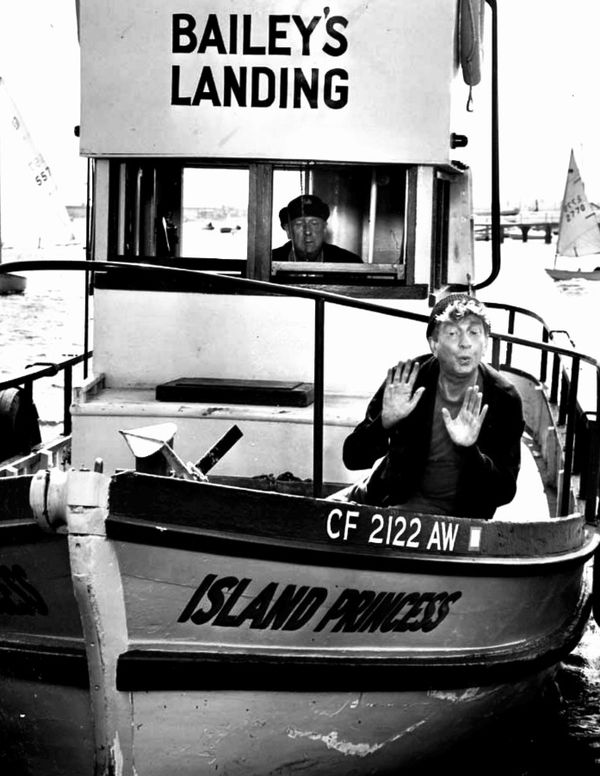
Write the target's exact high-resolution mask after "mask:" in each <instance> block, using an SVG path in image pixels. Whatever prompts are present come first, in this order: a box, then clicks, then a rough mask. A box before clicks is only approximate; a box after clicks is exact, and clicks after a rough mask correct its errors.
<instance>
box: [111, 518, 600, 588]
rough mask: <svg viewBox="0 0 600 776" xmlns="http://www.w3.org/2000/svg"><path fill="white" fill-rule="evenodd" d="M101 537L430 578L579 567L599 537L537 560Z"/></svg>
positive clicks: (152, 531) (173, 534) (190, 534)
mask: <svg viewBox="0 0 600 776" xmlns="http://www.w3.org/2000/svg"><path fill="white" fill-rule="evenodd" d="M106 528H107V530H106V533H107V536H108V537H109V538H110V539H113V540H115V541H124V542H133V543H136V544H146V545H150V546H153V547H169V548H171V549H179V550H189V551H192V552H193V551H195V550H196V551H200V550H201V551H202V552H206V553H209V554H213V555H221V556H222V555H230V556H232V557H236V558H253V559H255V560H273V561H278V562H282V563H295V564H302V565H310V566H313V565H319V566H330V567H333V568H350V569H361V570H368V569H374V570H377V571H405V572H406V571H413V572H416V571H421V572H424V573H431V574H436V575H439V574H443V575H453V574H457V575H458V574H460V575H463V574H465V572H468V574H469V575H470V576H473V577H478V576H490V575H493V576H526V575H530V574H535V575H537V574H539V573H540V567H541V566H549V565H551V566H552V568H553V569H556V570H558V569H565V568H569V567H570V566H573V565H582V564H583V563H585V562H586V561H587V560H588V559H589V558H590V557H591V556H592V555H593V553H594V551H595V549H596V547H597V545H598V539H597V538H596V537H595V535H593V534H590V537H589V540H588V541H587V542H586V544H585V545H584V547H582V548H581V549H579V550H574V551H572V552H569V553H564V554H561V555H555V556H551V555H546V556H544V557H541V558H515V557H509V558H498V557H491V558H490V557H485V558H482V557H478V558H476V559H474V558H466V557H464V556H463V557H439V556H434V555H429V556H426V557H424V556H421V557H416V556H414V555H413V556H411V555H393V554H385V552H384V551H383V550H381V551H380V554H376V553H366V552H361V551H357V550H348V549H344V548H329V547H319V546H315V545H313V546H311V545H310V542H305V543H303V544H297V545H294V544H293V543H292V542H286V541H285V540H281V541H277V540H275V539H271V540H267V539H257V538H256V537H242V536H238V537H235V536H227V535H223V536H214V535H211V534H210V533H208V532H205V531H202V530H201V529H197V530H194V529H191V528H181V527H169V528H165V527H164V526H163V525H162V524H161V523H160V522H156V523H153V524H151V525H150V524H148V523H147V522H145V521H140V520H133V519H129V520H126V519H123V518H117V519H111V518H108V519H107V523H106Z"/></svg>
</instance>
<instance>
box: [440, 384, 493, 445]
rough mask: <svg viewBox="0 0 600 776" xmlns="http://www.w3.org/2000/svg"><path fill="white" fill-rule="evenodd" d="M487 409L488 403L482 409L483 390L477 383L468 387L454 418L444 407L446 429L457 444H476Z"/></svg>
mask: <svg viewBox="0 0 600 776" xmlns="http://www.w3.org/2000/svg"><path fill="white" fill-rule="evenodd" d="M487 411H488V405H487V404H486V405H485V406H484V407H483V409H481V391H480V390H479V388H477V386H475V385H474V386H471V387H470V388H467V391H466V393H465V398H464V399H463V403H462V407H461V408H460V410H459V412H458V415H457V416H456V417H455V418H452V416H451V415H450V413H449V412H448V410H447V409H446V408H445V407H442V417H443V418H444V423H445V424H446V429H447V430H448V434H449V435H450V439H451V440H452V441H453V442H454V444H455V445H460V446H461V447H470V446H471V445H474V444H475V442H476V441H477V439H478V437H479V432H480V431H481V426H482V425H483V421H484V419H485V416H486V414H487Z"/></svg>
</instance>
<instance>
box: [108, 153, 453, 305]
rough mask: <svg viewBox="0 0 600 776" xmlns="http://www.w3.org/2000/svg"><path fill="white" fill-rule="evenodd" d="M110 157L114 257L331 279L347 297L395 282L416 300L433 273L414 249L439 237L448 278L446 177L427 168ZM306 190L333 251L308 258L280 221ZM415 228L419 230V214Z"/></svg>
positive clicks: (304, 280)
mask: <svg viewBox="0 0 600 776" xmlns="http://www.w3.org/2000/svg"><path fill="white" fill-rule="evenodd" d="M107 164H108V165H109V168H108V169H109V181H110V185H109V190H110V194H109V213H108V216H109V218H108V220H109V223H110V227H109V241H108V245H107V248H108V254H109V255H110V256H112V257H115V258H122V259H124V260H127V261H140V262H141V261H144V262H151V263H168V264H178V265H180V266H189V267H194V268H197V269H207V270H210V271H217V272H226V273H234V274H239V275H242V276H245V277H249V278H255V279H260V280H270V281H273V282H284V283H301V284H308V285H311V284H312V285H325V286H329V287H330V288H332V290H334V289H333V287H334V286H336V287H339V290H340V291H341V292H342V293H353V291H352V289H353V287H355V286H356V287H357V290H356V293H357V294H360V293H362V292H363V291H364V289H365V288H366V287H373V288H376V287H377V288H380V289H387V290H388V291H389V290H390V289H392V290H394V289H395V291H394V293H392V295H400V296H411V295H412V296H414V294H415V293H417V294H418V295H421V296H422V295H424V294H425V293H427V288H426V286H427V285H428V284H427V280H428V278H425V279H422V278H421V277H417V276H416V274H415V256H416V255H417V252H418V250H419V247H418V245H419V244H429V245H430V244H431V243H435V249H434V251H435V257H434V256H433V253H432V258H433V257H434V258H435V263H436V272H435V277H432V278H431V285H432V286H433V287H435V286H437V285H438V284H439V282H440V281H441V280H442V279H443V277H442V276H443V275H445V274H446V272H445V267H444V262H445V254H446V253H447V251H448V241H447V239H446V237H445V235H446V232H447V231H448V218H447V210H448V195H447V191H445V184H444V183H442V181H441V180H440V181H437V184H438V185H437V187H436V190H435V192H434V191H433V190H432V188H431V186H429V185H428V184H427V181H428V180H431V175H429V177H428V176H427V170H428V168H426V167H422V168H421V167H416V166H408V165H399V164H398V165H342V164H338V165H333V164H323V163H307V162H303V163H298V164H294V163H287V164H281V163H277V162H248V163H247V164H246V165H244V166H242V165H239V164H237V165H233V164H232V165H209V164H208V163H203V162H200V161H197V160H188V159H160V160H148V159H127V160H112V161H108V162H107ZM446 188H447V187H446ZM306 196H309V197H311V198H313V199H314V198H318V201H319V202H320V203H321V207H322V208H323V209H324V211H323V210H322V211H321V212H320V216H321V217H322V218H321V221H322V224H321V225H320V226H321V233H322V234H321V237H322V240H323V243H324V244H326V245H327V246H335V249H329V248H324V249H323V250H322V251H320V252H319V251H316V252H313V253H312V254H311V253H310V252H304V253H303V252H302V251H300V250H296V249H294V250H291V249H290V246H291V245H293V244H294V240H293V234H292V231H291V226H292V224H291V222H289V221H288V222H287V223H282V219H281V217H280V215H281V212H282V210H283V209H285V208H286V207H287V206H288V205H289V204H290V202H292V201H294V200H296V199H297V198H298V197H306ZM424 197H425V199H427V198H429V201H430V209H431V218H432V223H431V227H430V228H431V238H432V239H429V240H427V239H425V240H423V239H421V243H419V239H418V235H417V237H415V235H416V232H415V230H416V225H417V221H416V212H417V199H418V198H420V199H419V201H423V198H424ZM432 200H433V201H432ZM434 202H435V205H434ZM422 209H423V208H422ZM425 210H427V207H426V208H425ZM288 212H289V211H288ZM303 214H304V211H302V212H301V215H302V216H303ZM296 215H298V214H296ZM317 215H319V213H317ZM292 220H294V219H292ZM421 224H422V226H421V227H420V228H421V233H420V234H421V236H422V235H423V229H426V224H425V221H424V220H423V219H422V220H421ZM286 246H287V247H286ZM421 253H423V249H421ZM425 258H426V260H427V261H428V259H427V257H425ZM440 267H441V268H442V269H441V271H440ZM417 285H418V286H419V289H416V287H417ZM402 289H404V290H402ZM411 289H412V291H411ZM336 290H337V289H336ZM375 295H381V296H385V293H384V292H383V291H382V292H381V294H375Z"/></svg>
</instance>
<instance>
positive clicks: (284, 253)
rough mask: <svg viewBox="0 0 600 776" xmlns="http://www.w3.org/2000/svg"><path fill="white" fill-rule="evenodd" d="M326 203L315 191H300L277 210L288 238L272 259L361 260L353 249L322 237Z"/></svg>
mask: <svg viewBox="0 0 600 776" xmlns="http://www.w3.org/2000/svg"><path fill="white" fill-rule="evenodd" d="M329 212H330V211H329V205H328V204H327V203H326V202H323V200H322V199H320V198H319V197H317V196H315V195H314V194H302V195H301V196H299V197H296V198H295V199H293V200H292V201H291V202H289V203H288V204H287V205H286V207H283V208H281V210H280V211H279V222H280V224H281V228H282V229H283V230H284V231H285V233H286V234H287V236H288V242H286V243H285V244H284V245H281V246H280V247H279V248H275V249H274V250H273V252H272V259H273V261H315V262H317V261H318V262H321V261H331V262H337V263H340V262H343V263H354V262H362V259H361V258H360V256H357V255H356V253H352V252H351V251H348V250H346V249H345V248H340V246H339V245H334V244H333V243H329V242H327V241H326V240H325V235H326V231H327V219H328V218H329Z"/></svg>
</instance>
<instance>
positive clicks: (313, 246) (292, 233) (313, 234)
mask: <svg viewBox="0 0 600 776" xmlns="http://www.w3.org/2000/svg"><path fill="white" fill-rule="evenodd" d="M286 232H287V234H288V237H289V238H290V239H291V240H292V241H293V243H294V250H295V251H296V255H297V256H298V258H299V259H306V260H307V261H310V260H311V259H315V258H316V257H317V256H318V255H319V253H320V252H321V247H322V245H323V239H324V237H325V221H324V220H323V219H322V218H319V217H318V216H305V217H304V218H295V219H294V220H293V221H292V224H291V227H286Z"/></svg>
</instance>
